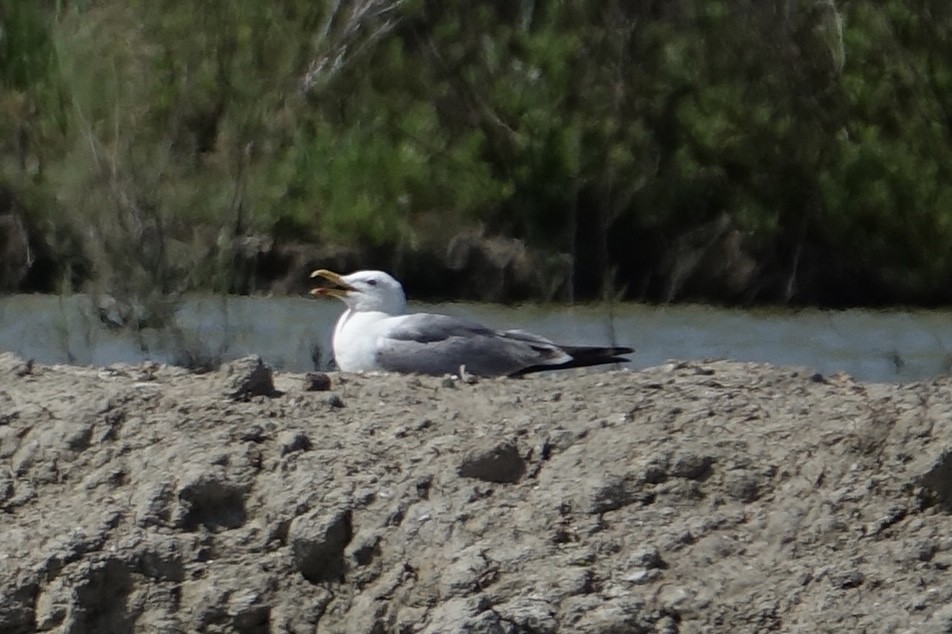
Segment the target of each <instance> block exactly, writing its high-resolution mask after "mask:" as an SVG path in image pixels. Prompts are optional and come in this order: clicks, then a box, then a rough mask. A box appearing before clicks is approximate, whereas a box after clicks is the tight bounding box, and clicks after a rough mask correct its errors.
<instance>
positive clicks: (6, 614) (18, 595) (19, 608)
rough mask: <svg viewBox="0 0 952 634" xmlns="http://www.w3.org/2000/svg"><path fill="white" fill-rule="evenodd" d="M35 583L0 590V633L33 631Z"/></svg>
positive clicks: (11, 633)
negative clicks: (0, 598)
mask: <svg viewBox="0 0 952 634" xmlns="http://www.w3.org/2000/svg"><path fill="white" fill-rule="evenodd" d="M38 590H39V588H38V586H37V584H35V583H24V584H21V585H15V586H14V585H9V586H7V587H5V588H0V597H3V599H2V600H0V632H9V633H10V634H21V633H22V634H26V633H27V632H33V631H34V621H35V610H34V605H35V602H36V595H37V592H38Z"/></svg>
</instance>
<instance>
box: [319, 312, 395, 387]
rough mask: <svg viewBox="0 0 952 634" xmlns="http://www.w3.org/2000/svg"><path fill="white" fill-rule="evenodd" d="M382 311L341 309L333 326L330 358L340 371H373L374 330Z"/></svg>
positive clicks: (374, 365)
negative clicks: (332, 357) (335, 324)
mask: <svg viewBox="0 0 952 634" xmlns="http://www.w3.org/2000/svg"><path fill="white" fill-rule="evenodd" d="M387 317H389V315H387V314H386V313H380V312H375V311H374V312H370V311H360V312H353V311H350V310H347V311H344V314H343V315H341V317H340V319H338V320H337V326H336V327H335V328H334V342H333V343H334V361H335V362H336V363H337V369H338V370H340V371H342V372H373V371H378V370H380V367H379V366H378V365H377V359H376V354H377V334H376V331H377V329H378V327H379V325H380V322H381V321H382V320H384V319H386V318H387Z"/></svg>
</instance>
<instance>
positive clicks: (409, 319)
mask: <svg viewBox="0 0 952 634" xmlns="http://www.w3.org/2000/svg"><path fill="white" fill-rule="evenodd" d="M570 359H571V357H570V356H569V355H567V354H566V353H565V352H564V351H563V350H562V349H561V348H560V347H559V346H557V345H555V344H553V343H552V342H551V341H549V340H548V339H543V338H542V337H537V336H535V335H532V334H530V333H526V332H522V331H518V330H510V331H507V332H497V331H495V330H491V329H489V328H486V327H485V326H482V325H480V324H477V323H475V322H472V321H469V320H466V319H460V318H457V317H450V316H448V315H435V314H431V313H415V314H412V315H403V316H400V317H396V318H394V319H393V321H392V322H391V323H388V324H387V329H386V331H385V334H383V335H381V336H380V337H379V338H378V341H377V363H378V364H379V366H380V367H381V368H382V369H384V370H386V371H388V372H413V373H419V374H432V375H443V374H455V373H458V372H459V369H460V366H465V367H466V371H467V372H469V373H470V374H475V375H478V376H507V375H510V374H515V373H518V372H520V371H522V370H524V369H526V368H529V367H534V366H540V365H550V364H553V365H555V364H560V363H564V362H566V361H568V360H570Z"/></svg>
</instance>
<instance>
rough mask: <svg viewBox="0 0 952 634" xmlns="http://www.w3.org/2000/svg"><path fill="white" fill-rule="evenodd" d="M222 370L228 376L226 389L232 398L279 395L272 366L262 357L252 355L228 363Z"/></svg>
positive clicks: (240, 399) (242, 399) (237, 399)
mask: <svg viewBox="0 0 952 634" xmlns="http://www.w3.org/2000/svg"><path fill="white" fill-rule="evenodd" d="M222 372H224V373H225V375H226V376H227V377H228V384H229V385H228V388H226V391H227V392H228V395H229V397H230V398H231V399H233V400H236V401H245V400H248V399H249V398H251V397H253V396H278V395H279V394H280V393H279V392H278V391H277V390H275V389H274V381H273V379H272V375H271V368H270V367H269V366H267V365H266V364H265V362H264V361H262V359H261V357H257V356H252V357H245V358H243V359H238V360H237V361H233V362H231V363H228V364H226V365H225V366H224V367H223V368H222Z"/></svg>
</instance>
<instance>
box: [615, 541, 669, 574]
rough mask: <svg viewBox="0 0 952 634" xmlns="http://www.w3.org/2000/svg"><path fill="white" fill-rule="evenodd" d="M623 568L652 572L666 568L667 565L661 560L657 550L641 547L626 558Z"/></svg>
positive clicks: (652, 547) (650, 547)
mask: <svg viewBox="0 0 952 634" xmlns="http://www.w3.org/2000/svg"><path fill="white" fill-rule="evenodd" d="M625 566H626V567H631V568H645V569H647V570H654V569H656V568H667V567H668V564H666V563H665V562H664V560H663V559H662V558H661V553H659V552H658V549H657V548H655V547H654V546H643V547H641V548H640V549H638V550H636V551H634V552H633V553H631V554H630V555H629V556H628V558H627V561H626V563H625Z"/></svg>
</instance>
